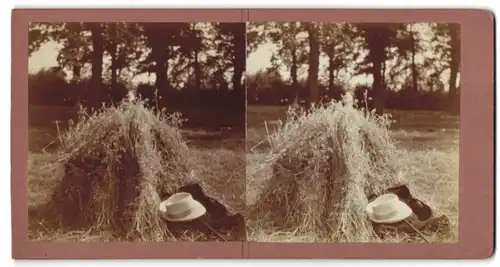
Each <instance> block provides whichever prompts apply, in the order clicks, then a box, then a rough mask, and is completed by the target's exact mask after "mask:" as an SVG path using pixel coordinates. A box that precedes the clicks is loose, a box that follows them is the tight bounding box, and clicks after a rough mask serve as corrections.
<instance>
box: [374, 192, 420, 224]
mask: <svg viewBox="0 0 500 267" xmlns="http://www.w3.org/2000/svg"><path fill="white" fill-rule="evenodd" d="M366 213H367V214H368V218H370V220H372V221H373V222H375V223H397V222H401V221H403V220H405V219H407V218H408V217H410V215H411V214H412V213H413V211H412V210H411V208H410V207H409V206H408V205H406V204H405V203H404V202H402V201H401V200H399V198H398V196H397V195H395V194H385V195H381V196H379V197H377V198H376V199H375V200H373V201H372V202H370V203H369V204H368V206H367V207H366Z"/></svg>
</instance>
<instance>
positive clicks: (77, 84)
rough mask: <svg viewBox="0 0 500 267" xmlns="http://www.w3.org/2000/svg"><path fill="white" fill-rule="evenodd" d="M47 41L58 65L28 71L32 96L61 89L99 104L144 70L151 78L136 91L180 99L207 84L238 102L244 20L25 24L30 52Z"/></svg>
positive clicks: (47, 97)
mask: <svg viewBox="0 0 500 267" xmlns="http://www.w3.org/2000/svg"><path fill="white" fill-rule="evenodd" d="M50 41H52V42H56V43H57V44H59V45H60V47H61V49H60V50H59V52H58V56H57V63H58V66H57V67H54V68H51V69H45V70H41V71H40V72H39V73H36V74H32V75H30V89H31V90H30V95H32V97H30V102H32V103H33V102H44V101H49V102H50V101H52V102H54V101H55V100H54V99H53V98H54V96H55V95H54V94H52V92H53V91H54V90H56V91H61V94H60V95H61V96H66V97H65V98H60V99H59V100H60V101H63V99H64V100H65V101H66V102H68V101H69V102H70V103H72V104H73V103H81V104H83V105H86V106H89V107H98V106H99V105H100V104H101V103H102V102H106V101H116V100H117V99H121V98H122V97H123V96H124V95H125V94H126V93H127V90H128V89H130V87H131V86H130V82H131V81H130V80H131V79H133V77H136V76H138V75H145V74H146V75H149V74H153V75H154V76H155V78H154V84H149V83H147V82H143V84H139V85H138V86H136V87H137V88H138V91H137V93H139V94H141V95H143V97H148V98H150V99H153V98H154V99H155V101H156V102H158V101H159V102H160V103H161V102H167V101H168V102H172V103H179V97H180V96H179V93H178V92H179V91H183V92H184V94H189V95H190V97H184V98H186V99H190V98H193V97H194V98H196V96H197V95H199V94H203V92H204V91H210V92H211V93H212V94H213V93H215V92H218V93H219V94H221V95H223V94H224V93H226V94H227V95H230V96H231V97H233V98H234V99H236V100H239V102H240V104H242V103H243V102H242V101H244V88H245V86H244V84H243V82H244V79H243V76H244V72H245V59H246V58H245V56H246V55H245V24H244V23H197V22H195V23H123V22H119V23H118V22H117V23H86V22H83V23H31V24H30V28H29V50H28V53H29V55H32V54H33V53H34V52H36V51H38V50H39V49H40V47H41V46H42V45H44V44H45V43H48V42H50ZM49 76H50V77H49ZM68 76H70V77H68ZM44 79H45V80H44ZM62 80H65V81H66V83H67V84H66V85H64V84H63V83H61V81H62ZM50 83H52V85H50ZM54 83H55V84H54ZM47 84H49V85H50V86H48V85H47ZM53 85H57V86H53ZM137 88H133V89H137ZM206 89H209V90H206ZM44 91H48V92H51V94H48V95H47V94H46V93H45V92H44ZM228 92H230V93H228ZM205 94H210V93H205ZM44 95H45V97H44ZM70 96H71V98H70V99H68V98H69V97H70ZM231 97H229V99H231ZM198 98H199V97H198ZM212 98H213V99H217V98H216V97H212ZM234 99H233V100H234ZM228 101H229V100H228ZM181 102H182V101H181ZM203 102H204V103H206V101H203ZM229 102H234V101H229ZM236 102H238V101H236ZM163 104H165V103H163Z"/></svg>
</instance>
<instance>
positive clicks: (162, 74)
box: [151, 42, 167, 103]
mask: <svg viewBox="0 0 500 267" xmlns="http://www.w3.org/2000/svg"><path fill="white" fill-rule="evenodd" d="M164 49H165V48H164V47H163V45H162V44H161V43H160V42H158V43H155V44H154V45H152V49H151V50H152V51H151V55H152V57H153V60H154V62H155V68H154V70H155V76H156V80H155V87H156V93H157V94H156V97H157V99H156V102H157V103H158V102H161V103H163V102H164V101H166V99H165V97H166V92H167V60H166V57H165V52H164V51H162V50H164Z"/></svg>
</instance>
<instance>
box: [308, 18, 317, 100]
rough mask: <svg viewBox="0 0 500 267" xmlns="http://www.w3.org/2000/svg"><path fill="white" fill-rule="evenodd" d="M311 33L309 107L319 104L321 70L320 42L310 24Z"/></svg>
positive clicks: (309, 30) (312, 25)
mask: <svg viewBox="0 0 500 267" xmlns="http://www.w3.org/2000/svg"><path fill="white" fill-rule="evenodd" d="M307 31H308V33H309V48H310V52H309V70H308V86H309V90H310V102H309V105H313V104H317V103H318V102H319V88H318V69H319V42H318V36H317V32H316V28H315V27H314V24H312V23H309V25H308V27H307Z"/></svg>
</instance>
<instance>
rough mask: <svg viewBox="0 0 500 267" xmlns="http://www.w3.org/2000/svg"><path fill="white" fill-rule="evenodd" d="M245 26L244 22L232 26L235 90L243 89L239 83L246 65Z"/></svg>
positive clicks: (240, 90)
mask: <svg viewBox="0 0 500 267" xmlns="http://www.w3.org/2000/svg"><path fill="white" fill-rule="evenodd" d="M245 27H246V24H244V23H237V24H236V25H235V26H234V61H233V66H234V73H233V88H234V90H235V91H236V92H242V91H243V90H244V88H243V86H242V84H241V77H242V76H243V72H244V71H245V65H246V60H245V59H246V46H245Z"/></svg>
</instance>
